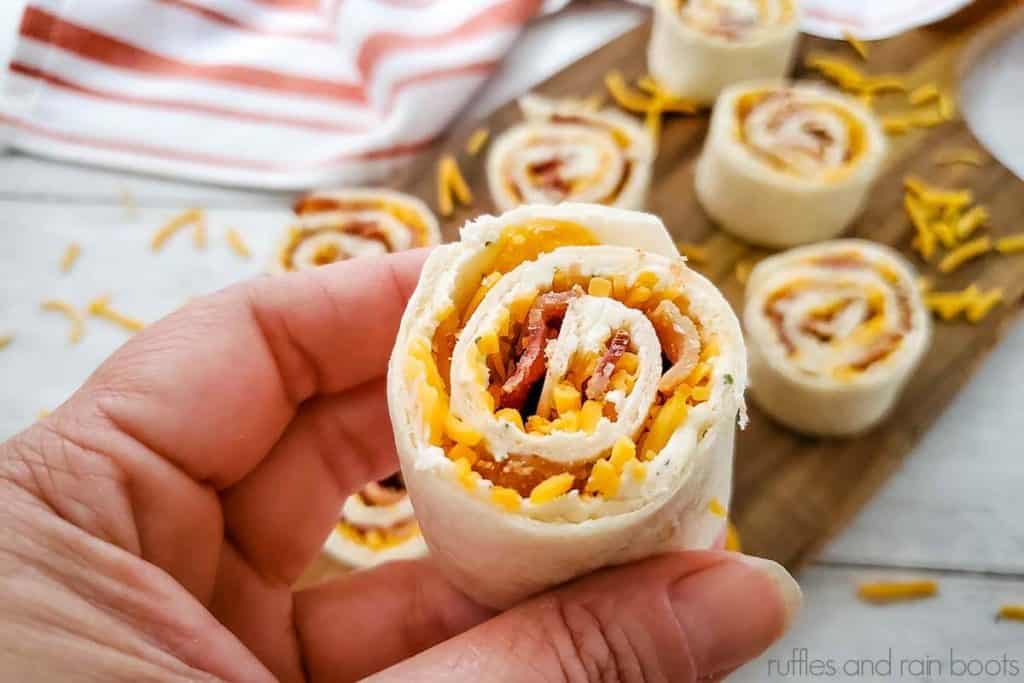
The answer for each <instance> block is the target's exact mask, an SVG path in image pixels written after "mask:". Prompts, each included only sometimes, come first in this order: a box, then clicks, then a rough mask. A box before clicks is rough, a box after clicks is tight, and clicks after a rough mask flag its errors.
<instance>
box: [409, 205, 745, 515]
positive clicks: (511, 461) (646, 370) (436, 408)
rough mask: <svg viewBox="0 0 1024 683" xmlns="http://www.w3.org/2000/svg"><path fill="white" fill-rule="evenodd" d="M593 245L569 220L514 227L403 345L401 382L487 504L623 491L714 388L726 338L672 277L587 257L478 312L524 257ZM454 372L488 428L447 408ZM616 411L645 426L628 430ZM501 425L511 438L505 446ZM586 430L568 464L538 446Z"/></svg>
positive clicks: (429, 430) (459, 475)
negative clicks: (432, 324) (468, 333)
mask: <svg viewBox="0 0 1024 683" xmlns="http://www.w3.org/2000/svg"><path fill="white" fill-rule="evenodd" d="M595 242H596V240H594V238H593V236H592V235H590V233H589V231H587V230H586V228H584V227H583V226H580V225H578V224H573V223H566V222H560V223H558V224H557V225H554V224H552V223H551V222H550V221H547V222H545V221H538V222H534V223H531V224H527V225H521V226H512V227H509V228H506V229H505V230H504V231H503V232H502V233H501V235H500V237H499V238H498V239H497V240H496V241H495V242H494V243H492V244H491V245H490V247H489V249H488V253H487V254H486V257H485V260H486V262H487V268H486V269H485V274H484V275H482V276H481V279H480V285H479V287H478V288H477V289H475V290H474V291H471V292H469V293H467V294H466V295H465V296H464V297H463V298H464V299H465V303H462V302H456V303H455V305H453V306H451V307H450V308H448V309H446V310H444V311H442V312H441V314H440V315H439V320H438V323H437V327H436V328H435V331H434V335H433V338H432V339H428V338H425V337H417V338H414V339H412V340H411V342H410V344H409V358H408V360H407V363H406V366H405V372H406V380H407V383H408V385H409V386H410V388H411V389H413V390H414V391H416V392H417V396H416V398H417V401H416V403H417V405H418V406H419V410H420V415H421V418H422V423H423V425H424V429H425V433H426V434H427V435H428V440H429V443H430V445H431V446H434V447H437V448H439V449H440V450H441V451H442V452H443V453H444V455H445V456H446V457H447V458H448V459H449V460H450V461H452V462H453V464H454V469H453V471H454V474H455V478H456V480H457V481H459V482H460V483H461V484H462V485H463V486H465V487H466V489H467V490H471V491H476V490H480V488H481V487H483V488H484V489H488V491H487V496H488V498H489V500H490V501H491V502H492V503H493V504H494V505H496V506H499V507H501V508H503V509H506V510H509V511H513V512H514V511H519V510H521V509H522V508H523V506H525V505H543V504H546V503H550V502H551V501H555V500H558V499H559V498H561V497H564V496H569V495H575V496H579V497H580V498H582V499H583V500H587V499H593V498H600V499H604V500H612V499H615V498H617V497H619V496H620V495H621V492H622V491H623V490H624V489H626V488H628V487H629V486H630V485H631V484H633V485H635V484H638V483H641V482H643V481H644V480H645V478H646V476H647V468H648V466H649V464H651V461H653V460H654V459H655V458H656V457H657V455H658V454H659V453H660V451H661V450H662V449H663V448H664V447H665V445H666V444H667V443H668V441H669V439H670V438H671V437H672V436H673V434H674V433H675V432H676V431H677V430H678V429H679V428H680V426H681V425H682V424H683V423H684V421H686V419H687V417H688V414H689V413H690V411H692V410H695V409H696V408H697V407H698V406H701V404H703V403H706V402H707V401H708V400H709V399H710V398H711V395H712V391H714V390H716V389H717V388H718V387H717V386H716V382H715V379H714V378H715V376H716V375H715V373H714V366H715V364H716V360H717V358H718V354H719V347H718V342H717V340H716V339H715V337H714V336H712V335H711V334H709V333H708V331H707V330H705V329H704V326H703V325H702V322H701V320H700V319H699V318H698V317H697V316H696V315H695V314H694V312H693V311H692V310H691V308H690V302H689V300H688V299H687V297H686V293H685V292H684V291H682V289H681V283H680V282H679V281H678V279H677V278H676V277H674V276H673V275H672V274H671V273H656V272H653V271H646V270H644V271H640V272H638V273H618V272H594V268H593V267H588V266H587V265H586V264H584V262H583V261H582V260H581V261H580V262H578V263H576V262H573V263H570V264H569V265H568V266H567V267H565V268H557V269H555V270H554V272H553V274H552V275H551V276H550V278H549V281H546V282H543V283H540V284H538V285H537V286H534V285H533V284H532V283H531V284H530V286H524V287H522V288H520V289H521V290H522V291H518V290H517V291H516V292H515V293H514V295H510V296H508V297H504V298H503V299H502V303H501V304H500V305H498V306H496V307H491V308H489V309H488V310H487V311H485V312H483V313H482V314H481V315H480V316H474V315H473V314H474V313H475V312H476V310H477V308H478V307H479V306H480V304H481V302H482V301H483V300H484V299H485V298H486V297H487V294H488V292H491V291H492V290H493V289H494V288H495V287H496V286H498V284H499V283H500V282H501V280H502V277H503V275H504V274H505V273H508V272H509V271H511V270H513V269H514V268H515V267H516V266H518V265H519V264H520V263H522V262H525V261H530V260H534V259H536V258H537V257H538V256H540V255H542V254H544V253H548V252H551V251H554V250H555V249H557V248H559V247H563V246H572V245H590V244H594V243H595ZM471 317H473V318H474V320H477V321H479V322H477V323H476V324H475V326H474V330H473V334H474V337H473V338H472V346H471V347H470V353H469V354H464V355H466V356H467V358H463V357H462V356H458V357H456V358H455V359H453V358H452V353H453V350H454V349H455V347H456V345H457V344H459V343H460V339H461V338H462V336H463V331H464V328H465V327H466V325H467V322H468V321H469V320H470V318H471ZM456 372H458V373H459V376H460V377H462V376H465V375H466V374H468V375H469V376H470V377H471V390H470V392H469V396H470V400H471V401H472V402H473V404H474V405H475V406H476V411H475V412H477V413H478V414H480V415H483V416H485V417H484V418H482V419H484V420H485V424H483V425H482V424H481V423H479V422H478V423H476V424H470V422H469V421H466V420H463V419H460V417H458V416H457V415H455V414H454V413H453V412H452V406H451V400H452V399H451V392H452V382H453V379H452V378H453V376H454V375H455V373H456ZM725 383H728V379H727V380H726V382H725ZM719 384H721V382H719ZM640 386H644V387H649V390H645V391H640V390H639V388H638V387H640ZM634 417H635V418H636V419H635V420H634V419H633V418H634ZM622 420H626V422H625V424H638V425H639V427H638V428H637V429H632V428H630V429H624V428H623V427H621V426H619V423H620V421H622ZM499 430H500V431H499ZM495 433H499V434H500V435H501V437H502V438H501V439H500V440H501V441H502V442H504V443H506V446H507V444H508V443H512V444H513V446H512V447H508V448H507V449H506V450H503V448H506V447H499V446H498V445H497V441H496V440H495V439H493V436H492V435H493V434H495ZM590 437H592V438H593V439H594V441H593V443H598V444H600V447H599V448H598V449H597V452H595V453H592V454H589V455H588V456H587V457H585V458H581V459H579V460H574V461H571V462H563V461H559V460H557V459H553V458H552V457H551V453H550V452H545V449H544V446H543V443H544V441H545V440H547V439H560V438H561V439H564V438H572V439H579V438H590ZM697 438H699V437H697ZM531 444H532V446H531ZM552 448H554V446H552Z"/></svg>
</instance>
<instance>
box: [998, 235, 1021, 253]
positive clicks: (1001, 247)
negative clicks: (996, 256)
mask: <svg viewBox="0 0 1024 683" xmlns="http://www.w3.org/2000/svg"><path fill="white" fill-rule="evenodd" d="M996 251H998V252H999V253H1000V254H1018V253H1020V252H1022V251H1024V232H1020V233H1017V234H1015V235H1007V236H1006V237H1001V238H1000V239H999V240H998V241H997V242H996Z"/></svg>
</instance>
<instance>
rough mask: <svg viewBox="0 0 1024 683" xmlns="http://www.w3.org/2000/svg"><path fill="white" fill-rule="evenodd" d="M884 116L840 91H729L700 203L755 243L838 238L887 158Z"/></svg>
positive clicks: (804, 87) (706, 157)
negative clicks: (878, 116) (880, 122)
mask: <svg viewBox="0 0 1024 683" xmlns="http://www.w3.org/2000/svg"><path fill="white" fill-rule="evenodd" d="M885 148H886V144H885V136H884V135H883V134H882V131H881V128H880V127H879V125H878V122H877V121H876V119H875V117H874V115H873V114H872V113H871V112H870V111H869V110H868V109H867V108H865V107H864V105H863V104H861V103H860V102H859V101H858V100H856V99H854V98H852V97H849V96H847V95H844V94H842V93H840V92H838V91H836V90H832V89H830V88H825V87H823V86H818V85H810V84H800V83H796V84H791V85H790V84H786V83H783V82H781V81H764V82H756V83H744V84H740V85H736V86H733V87H731V88H728V89H727V90H726V91H725V92H723V93H722V96H721V97H720V98H719V99H718V103H717V104H716V105H715V111H714V113H713V114H712V117H711V129H710V131H709V133H708V137H707V140H706V141H705V143H704V151H703V152H702V153H701V157H700V159H699V160H698V161H697V170H696V190H697V198H698V200H700V203H701V204H702V205H703V207H704V209H705V210H706V211H707V212H708V213H709V214H710V215H711V217H712V218H714V219H715V221H717V222H718V223H719V224H720V225H721V226H722V227H723V228H724V229H726V230H728V231H729V232H731V233H733V234H735V235H737V236H738V237H741V238H743V239H745V240H747V241H749V242H754V243H755V244H762V245H766V246H771V247H789V246H793V245H797V244H804V243H807V242H815V241H821V240H825V239H831V238H833V237H835V236H836V235H838V234H839V233H841V232H842V231H843V230H844V229H845V228H846V227H847V226H848V225H849V224H850V222H851V221H853V219H854V218H855V217H856V216H857V214H858V213H860V210H861V208H862V207H863V205H864V202H865V199H866V197H867V193H868V190H869V189H870V187H871V184H872V183H873V182H874V180H875V178H876V177H877V176H878V174H879V172H880V170H881V166H882V160H883V158H884V156H885Z"/></svg>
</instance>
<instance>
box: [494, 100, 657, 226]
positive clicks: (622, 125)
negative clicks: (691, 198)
mask: <svg viewBox="0 0 1024 683" xmlns="http://www.w3.org/2000/svg"><path fill="white" fill-rule="evenodd" d="M519 105H520V108H521V109H522V112H523V116H524V118H525V119H526V120H525V121H524V122H523V123H520V124H519V125H516V126H513V127H511V128H509V129H508V130H506V131H505V132H504V133H502V134H501V135H500V136H498V137H497V139H495V141H494V142H493V144H492V145H491V149H490V152H489V154H488V157H487V182H488V185H489V187H490V190H491V197H492V198H493V200H494V205H495V207H497V209H498V210H499V211H507V210H509V209H512V208H514V207H516V206H519V205H520V204H558V203H559V202H564V201H572V202H591V203H594V204H605V205H607V206H618V207H621V208H625V209H642V208H643V206H644V202H645V201H646V195H647V188H648V187H649V186H650V183H651V164H652V163H653V160H654V144H653V142H652V140H651V136H650V134H649V133H648V132H647V130H646V129H644V128H643V126H640V125H638V124H637V122H636V121H634V120H633V119H632V118H630V117H629V116H626V115H625V114H622V113H621V112H618V111H615V110H612V109H606V110H601V111H594V109H593V108H591V107H588V106H587V105H586V104H584V103H581V102H576V101H570V100H562V101H556V100H551V99H547V98H544V97H540V96H537V95H528V96H526V97H523V98H522V99H521V100H520V101H519Z"/></svg>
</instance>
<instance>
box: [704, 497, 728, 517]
mask: <svg viewBox="0 0 1024 683" xmlns="http://www.w3.org/2000/svg"><path fill="white" fill-rule="evenodd" d="M708 512H710V513H711V514H713V515H714V516H715V517H726V516H728V514H729V511H728V510H726V509H725V506H724V505H722V501H720V500H718V499H717V498H712V499H711V500H709V501H708Z"/></svg>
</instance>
